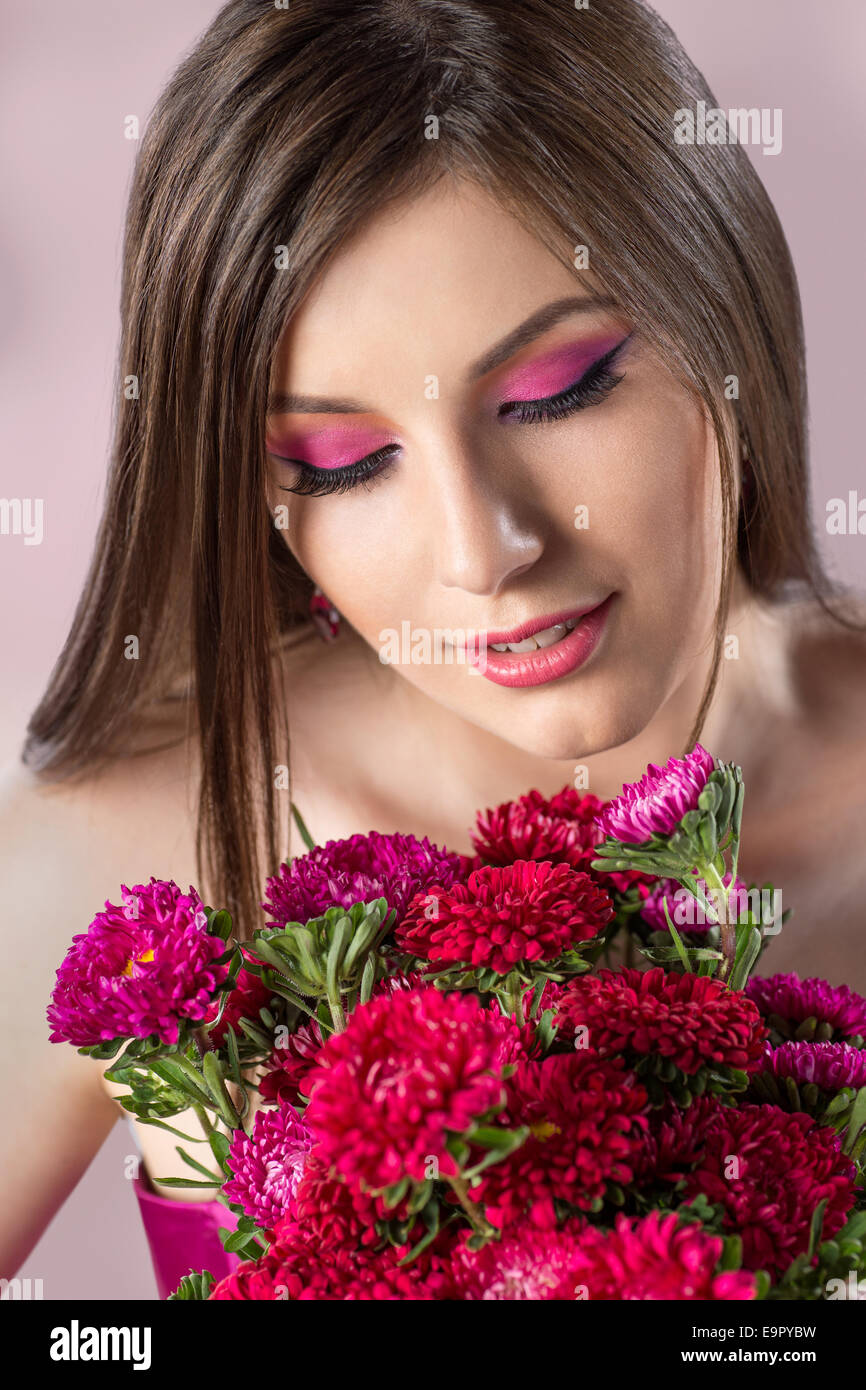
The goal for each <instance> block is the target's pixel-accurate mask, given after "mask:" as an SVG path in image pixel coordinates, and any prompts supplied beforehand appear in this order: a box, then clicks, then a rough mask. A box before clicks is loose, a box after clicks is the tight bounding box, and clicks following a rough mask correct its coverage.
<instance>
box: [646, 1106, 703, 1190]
mask: <svg viewBox="0 0 866 1390" xmlns="http://www.w3.org/2000/svg"><path fill="white" fill-rule="evenodd" d="M719 1108H720V1102H719V1101H718V1100H717V1099H716V1097H715V1096H712V1095H704V1096H697V1097H695V1099H693V1100H692V1103H691V1105H689V1106H687V1107H686V1108H685V1109H683V1108H682V1107H681V1106H679V1105H677V1104H676V1102H675V1101H674V1100H673V1099H672V1098H671V1097H670V1096H668V1097H666V1099H665V1101H664V1103H663V1104H662V1105H660V1106H658V1108H657V1109H654V1110H651V1111H650V1112H649V1116H648V1120H649V1124H648V1128H647V1130H646V1133H645V1134H644V1136H643V1145H642V1150H641V1154H640V1157H639V1159H638V1162H637V1164H636V1171H635V1176H636V1178H637V1181H638V1184H639V1185H640V1187H641V1188H642V1189H643V1190H644V1192H645V1190H646V1188H647V1186H648V1185H651V1184H653V1183H665V1184H669V1183H677V1182H679V1181H680V1179H681V1178H683V1177H685V1175H686V1173H688V1172H689V1171H690V1170H691V1169H692V1168H693V1167H694V1165H695V1164H696V1163H697V1161H698V1159H699V1157H700V1153H701V1147H702V1145H703V1142H704V1139H703V1136H704V1130H705V1128H706V1125H707V1122H708V1120H709V1118H710V1116H711V1115H715V1114H716V1112H717V1110H718V1109H719Z"/></svg>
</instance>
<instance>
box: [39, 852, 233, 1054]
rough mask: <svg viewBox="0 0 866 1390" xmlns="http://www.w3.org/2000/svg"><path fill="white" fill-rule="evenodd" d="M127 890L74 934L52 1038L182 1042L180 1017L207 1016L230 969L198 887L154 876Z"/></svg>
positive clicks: (53, 1010)
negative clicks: (119, 900) (184, 890)
mask: <svg viewBox="0 0 866 1390" xmlns="http://www.w3.org/2000/svg"><path fill="white" fill-rule="evenodd" d="M121 892H122V894H123V903H122V904H121V905H116V904H114V903H110V902H107V903H106V904H105V911H104V912H99V913H97V915H96V916H95V917H94V919H93V921H92V922H91V924H90V926H89V927H88V929H87V931H86V932H83V933H81V934H79V935H78V936H74V937H73V938H72V945H71V946H70V948H69V950H68V951H67V953H66V958H65V960H64V961H63V964H62V965H61V966H60V969H59V970H58V971H57V983H56V984H55V986H54V991H53V993H52V996H51V1003H50V1004H49V1006H48V1014H47V1016H48V1022H49V1024H50V1025H51V1034H50V1040H51V1042H71V1043H73V1044H74V1045H75V1046H76V1047H93V1046H95V1045H96V1044H97V1043H99V1042H108V1041H110V1040H111V1039H113V1038H148V1037H151V1036H153V1035H155V1036H156V1037H157V1038H158V1039H159V1040H160V1042H163V1043H176V1042H177V1040H178V1036H179V1024H180V1021H181V1020H182V1019H188V1020H190V1021H191V1022H193V1023H197V1022H199V1021H201V1019H203V1018H204V1017H205V1015H206V1014H207V1011H208V1008H209V1007H210V1004H211V1001H212V999H213V997H214V995H215V993H216V991H217V989H218V988H219V986H220V985H221V984H222V983H223V981H224V980H225V979H226V976H227V975H228V966H226V965H217V964H216V961H217V960H218V958H219V957H220V956H221V955H223V953H224V951H225V944H224V943H223V941H221V940H220V938H219V937H216V936H211V935H210V934H209V933H208V930H207V919H206V917H205V913H204V908H203V906H202V903H201V899H200V898H199V896H198V893H197V892H196V891H195V889H194V888H190V890H189V892H188V893H181V891H180V889H179V888H178V886H177V884H176V883H173V882H171V881H170V880H168V881H164V880H162V879H156V878H152V879H151V880H150V882H149V883H147V884H141V883H139V884H137V885H136V886H135V887H134V888H127V887H126V885H125V884H123V885H122V888H121Z"/></svg>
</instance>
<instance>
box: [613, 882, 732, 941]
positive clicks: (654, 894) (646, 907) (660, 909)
mask: <svg viewBox="0 0 866 1390" xmlns="http://www.w3.org/2000/svg"><path fill="white" fill-rule="evenodd" d="M722 882H723V883H724V885H725V887H726V888H727V887H729V885H730V883H731V875H730V873H727V874H725V876H724V878H723V879H722ZM697 883H698V887H699V888H700V890H701V892H702V893H703V894H704V895H705V896H707V895H709V893H710V889H709V887H708V885H707V883H706V882H705V880H704V879H702V878H698V880H697ZM748 892H749V890H748V887H747V886H746V884H745V883H744V882H743V880H742V879H741V878H739V877H738V878H737V880H736V882H735V883H734V887H733V890H732V893H731V897H730V898H729V900H728V903H729V913H730V916H731V920H732V921H736V920H737V918H738V917H739V915H740V914H741V913H745V911H746V909H747V907H748V903H749V900H748ZM735 894H736V895H737V896H734V895H735ZM665 902H667V905H668V912H669V913H670V915H671V921H672V922H673V924H674V926H675V927H676V929H677V931H706V930H707V928H708V927H711V926H713V925H714V924H713V921H712V918H711V917H710V916H708V915H707V914H706V912H704V913H703V920H700V917H701V904H700V903H699V902H698V900H697V899H696V898H694V897H693V896H692V895H691V893H689V892H688V890H687V889H685V888H683V887H682V885H681V884H680V883H678V882H677V880H676V879H675V878H660V879H658V880H657V881H656V883H655V884H654V886H653V887H652V888H651V889H650V891H649V894H648V895H647V897H646V898H645V900H644V902H643V905H642V907H641V910H640V915H641V917H642V918H643V919H644V921H645V922H647V923H648V924H649V926H651V927H652V929H653V931H667V930H668V924H667V918H666V917H665V909H664V904H665ZM707 902H708V903H709V904H710V907H715V902H714V900H713V898H712V897H709V896H707ZM681 904H682V905H684V907H685V908H686V909H687V910H688V911H689V912H690V913H691V914H692V917H693V920H692V921H688V919H687V920H686V921H685V922H683V923H682V924H680V922H679V920H678V917H677V913H678V912H682V910H683V908H682V907H681V906H680V905H681Z"/></svg>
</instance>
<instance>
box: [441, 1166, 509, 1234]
mask: <svg viewBox="0 0 866 1390" xmlns="http://www.w3.org/2000/svg"><path fill="white" fill-rule="evenodd" d="M447 1181H448V1182H449V1183H450V1185H451V1187H452V1188H453V1190H454V1192H455V1194H456V1196H457V1200H458V1202H459V1203H460V1205H461V1207H462V1208H463V1210H464V1212H465V1213H466V1215H467V1217H468V1218H469V1224H470V1226H471V1227H472V1229H473V1231H476V1232H477V1233H478V1235H480V1236H485V1237H487V1238H489V1237H490V1236H496V1235H498V1234H499V1232H498V1231H497V1230H496V1228H495V1226H491V1225H490V1223H489V1221H487V1220H486V1219H485V1218H484V1217H483V1216H482V1215H481V1213H480V1211H479V1210H478V1208H477V1207H476V1206H475V1205H474V1203H473V1202H472V1201H470V1198H469V1185H468V1183H467V1182H466V1179H465V1178H448V1179H447Z"/></svg>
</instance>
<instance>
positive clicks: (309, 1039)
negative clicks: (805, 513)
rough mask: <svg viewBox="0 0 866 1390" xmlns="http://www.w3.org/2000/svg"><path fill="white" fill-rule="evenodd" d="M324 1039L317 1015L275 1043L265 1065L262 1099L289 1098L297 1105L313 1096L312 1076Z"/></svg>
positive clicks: (260, 1083)
mask: <svg viewBox="0 0 866 1390" xmlns="http://www.w3.org/2000/svg"><path fill="white" fill-rule="evenodd" d="M323 1042H324V1039H323V1037H322V1030H321V1028H320V1027H319V1024H318V1023H317V1022H316V1020H315V1019H311V1020H310V1022H309V1023H304V1024H302V1025H301V1027H300V1028H296V1029H295V1031H294V1033H289V1034H288V1035H287V1036H286V1037H285V1038H283V1039H281V1040H280V1043H279V1046H275V1047H274V1049H273V1051H272V1053H271V1055H270V1057H269V1058H268V1060H267V1062H265V1063H264V1066H263V1068H262V1075H261V1077H260V1080H259V1092H260V1094H261V1097H262V1100H270V1101H274V1100H280V1101H289V1102H290V1104H292V1105H297V1104H298V1101H299V1100H300V1099H301V1098H302V1097H303V1098H306V1099H309V1090H308V1087H309V1078H310V1075H311V1073H312V1071H313V1069H314V1067H315V1062H316V1057H317V1056H318V1054H319V1051H320V1049H321V1047H322V1043H323Z"/></svg>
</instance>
